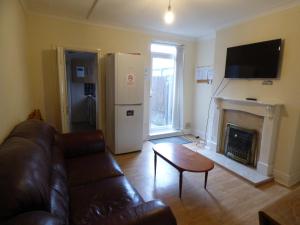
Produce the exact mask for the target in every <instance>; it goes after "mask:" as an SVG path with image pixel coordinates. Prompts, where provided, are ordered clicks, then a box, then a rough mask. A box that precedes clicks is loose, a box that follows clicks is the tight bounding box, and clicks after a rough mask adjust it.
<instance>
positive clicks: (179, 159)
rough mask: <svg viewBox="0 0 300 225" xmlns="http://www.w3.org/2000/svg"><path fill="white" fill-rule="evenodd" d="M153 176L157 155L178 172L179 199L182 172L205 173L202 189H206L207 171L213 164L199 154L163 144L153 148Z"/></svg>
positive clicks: (180, 147) (184, 148) (170, 144)
mask: <svg viewBox="0 0 300 225" xmlns="http://www.w3.org/2000/svg"><path fill="white" fill-rule="evenodd" d="M153 152H154V175H155V176H156V164H157V155H159V156H160V157H161V158H162V159H164V160H165V161H166V162H168V163H169V164H171V165H172V166H173V167H175V168H176V169H177V170H178V171H179V198H181V192H182V174H183V172H184V171H188V172H195V173H205V181H204V188H205V189H206V184H207V177H208V171H210V170H212V169H213V168H214V163H213V162H212V161H211V160H209V159H207V158H206V157H204V156H202V155H200V154H199V153H196V152H193V151H191V150H189V149H188V148H186V147H184V146H183V145H178V144H172V143H163V144H157V145H154V146H153Z"/></svg>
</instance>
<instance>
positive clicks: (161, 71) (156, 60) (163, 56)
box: [150, 44, 176, 135]
mask: <svg viewBox="0 0 300 225" xmlns="http://www.w3.org/2000/svg"><path fill="white" fill-rule="evenodd" d="M151 55H152V76H151V88H150V135H155V134H165V133H170V132H173V131H174V129H173V128H174V126H173V121H174V118H173V117H174V99H175V90H176V89H175V85H176V47H175V46H170V45H161V44H152V45H151Z"/></svg>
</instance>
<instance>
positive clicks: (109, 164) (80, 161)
mask: <svg viewBox="0 0 300 225" xmlns="http://www.w3.org/2000/svg"><path fill="white" fill-rule="evenodd" d="M66 164H67V171H68V175H69V185H70V186H78V185H83V184H87V183H91V182H95V181H98V180H100V179H103V178H107V177H115V176H121V175H123V172H122V171H121V168H120V167H119V165H118V164H117V163H116V161H115V160H114V159H113V158H112V156H111V154H109V153H107V152H102V153H96V154H90V155H86V156H82V157H79V158H78V157H77V158H71V159H67V160H66Z"/></svg>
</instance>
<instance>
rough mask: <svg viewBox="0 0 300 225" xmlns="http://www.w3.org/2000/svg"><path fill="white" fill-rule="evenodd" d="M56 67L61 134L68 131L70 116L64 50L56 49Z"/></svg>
mask: <svg viewBox="0 0 300 225" xmlns="http://www.w3.org/2000/svg"><path fill="white" fill-rule="evenodd" d="M57 67H58V82H59V96H60V115H61V128H62V132H63V133H67V132H69V131H70V118H69V117H70V116H69V106H68V89H67V76H66V59H65V51H64V48H62V47H58V48H57Z"/></svg>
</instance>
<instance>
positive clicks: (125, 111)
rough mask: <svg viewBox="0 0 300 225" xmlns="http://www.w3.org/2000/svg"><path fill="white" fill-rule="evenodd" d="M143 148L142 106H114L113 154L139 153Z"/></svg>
mask: <svg viewBox="0 0 300 225" xmlns="http://www.w3.org/2000/svg"><path fill="white" fill-rule="evenodd" d="M142 147H143V106H142V105H118V106H115V149H114V153H115V154H122V153H127V152H133V151H139V150H142Z"/></svg>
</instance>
